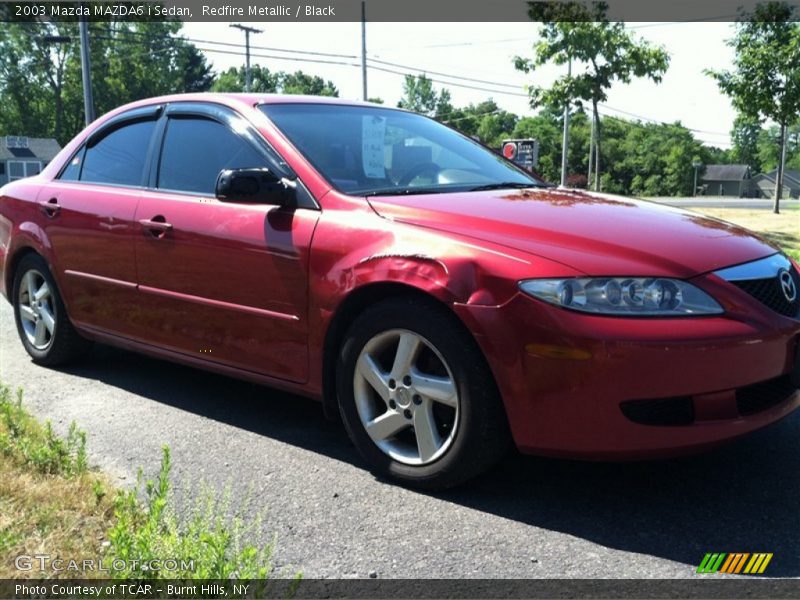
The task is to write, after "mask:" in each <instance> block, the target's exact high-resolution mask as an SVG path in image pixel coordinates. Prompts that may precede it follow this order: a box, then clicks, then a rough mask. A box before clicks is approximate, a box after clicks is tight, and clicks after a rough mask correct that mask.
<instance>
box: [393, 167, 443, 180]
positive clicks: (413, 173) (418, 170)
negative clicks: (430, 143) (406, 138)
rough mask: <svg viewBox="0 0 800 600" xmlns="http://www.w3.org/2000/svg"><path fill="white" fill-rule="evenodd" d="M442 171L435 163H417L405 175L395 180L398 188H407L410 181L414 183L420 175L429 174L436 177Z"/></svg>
mask: <svg viewBox="0 0 800 600" xmlns="http://www.w3.org/2000/svg"><path fill="white" fill-rule="evenodd" d="M441 170H442V169H441V168H440V167H439V165H437V164H436V163H432V162H424V163H419V164H416V165H414V166H413V167H411V168H410V169H408V170H407V171H406V172H405V173H403V174H402V175H400V177H399V178H398V179H397V185H398V186H407V185H408V184H410V183H411V182H412V181H414V180H415V179H416V178H417V177H419V176H420V175H424V174H426V173H430V175H432V176H433V177H436V176H437V175H438V174H439V172H440V171H441Z"/></svg>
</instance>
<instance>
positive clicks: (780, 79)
mask: <svg viewBox="0 0 800 600" xmlns="http://www.w3.org/2000/svg"><path fill="white" fill-rule="evenodd" d="M748 16H749V18H748V19H746V20H742V21H740V22H739V24H738V25H737V29H736V35H734V37H733V38H732V39H730V40H729V41H728V45H729V46H730V47H731V48H733V51H734V53H735V55H734V61H733V66H734V68H733V69H731V70H720V71H707V73H708V74H709V75H711V76H712V77H713V78H714V79H715V80H716V81H717V84H718V85H719V88H720V89H721V90H722V91H723V92H724V93H725V94H727V95H728V96H729V97H730V99H731V102H732V103H733V106H734V107H735V108H736V110H738V111H739V113H740V114H741V115H743V116H744V117H746V118H747V119H749V120H750V121H753V122H761V121H762V120H764V119H771V120H772V121H774V122H775V123H777V124H778V125H779V126H780V130H781V134H782V133H783V131H784V130H785V129H786V128H787V127H788V126H789V125H791V124H792V123H795V122H796V121H797V117H798V114H800V23H798V22H797V21H794V7H793V6H791V5H790V4H787V3H786V2H765V3H762V4H759V5H757V6H756V8H755V10H754V12H753V13H752V14H751V15H748ZM778 138H779V139H778V142H777V144H776V145H777V147H778V148H780V150H779V151H778V155H780V152H781V151H782V148H783V139H784V136H783V135H778ZM759 154H761V153H760V152H759ZM760 158H761V157H760ZM782 183H783V182H782V177H780V173H779V178H778V182H777V184H778V188H777V191H776V194H775V205H774V210H775V212H778V211H779V204H780V197H781V189H782Z"/></svg>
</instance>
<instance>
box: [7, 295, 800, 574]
mask: <svg viewBox="0 0 800 600" xmlns="http://www.w3.org/2000/svg"><path fill="white" fill-rule="evenodd" d="M0 378H2V380H3V381H5V382H7V383H10V384H11V385H13V386H15V387H16V386H24V388H25V394H26V395H25V398H26V404H27V406H28V407H29V408H30V409H31V410H32V411H33V412H34V413H35V414H37V415H38V416H40V417H41V418H46V419H51V420H52V421H53V422H54V423H55V424H57V426H58V428H59V429H61V430H64V429H65V428H66V427H67V426H68V424H69V422H70V421H72V420H75V421H77V422H78V424H79V425H80V426H81V427H82V428H84V429H85V430H86V431H87V432H88V435H89V443H88V447H89V456H90V460H91V461H92V462H93V463H95V464H97V465H99V466H101V467H102V468H103V469H105V470H106V471H108V472H109V473H110V474H112V475H113V476H115V477H117V478H118V479H119V480H120V481H121V482H122V483H123V484H130V483H131V482H132V481H133V480H134V479H135V476H136V471H137V469H138V467H140V466H142V467H144V468H145V472H146V473H148V474H153V473H154V472H155V471H156V469H157V464H158V460H159V455H160V448H161V446H162V445H163V444H169V446H170V447H171V448H172V452H173V464H174V475H175V479H176V480H177V487H178V488H181V487H182V486H183V485H187V484H188V485H198V483H199V482H201V481H202V482H206V483H207V484H210V485H211V486H213V487H215V488H219V489H222V488H224V487H225V486H226V485H229V486H231V487H232V489H233V492H234V494H235V496H237V497H238V496H240V495H241V496H244V495H246V494H247V493H248V491H250V492H252V494H253V497H254V498H255V499H256V502H255V505H256V508H258V509H262V510H264V511H265V514H266V519H265V523H266V527H267V529H268V531H267V532H266V533H265V539H271V538H272V536H273V535H275V536H277V554H276V560H277V563H278V565H279V566H281V567H282V568H291V569H299V570H301V571H302V572H303V574H304V576H305V577H307V578H316V577H331V578H336V577H367V576H368V575H369V574H370V572H373V571H374V572H375V573H377V576H378V577H381V578H384V577H385V578H484V577H485V578H489V577H492V578H494V577H504V578H530V577H577V578H594V577H632V578H635V577H658V578H661V577H693V576H694V570H695V569H696V566H697V564H699V562H700V560H701V559H702V557H703V555H704V553H705V552H710V551H716V552H737V551H738V552H774V553H775V557H774V559H773V561H772V563H771V564H770V567H769V574H770V575H773V576H790V577H796V576H798V575H800V520H799V519H798V516H797V515H798V514H799V513H800V510H798V509H800V478H798V473H800V449H799V448H798V434H799V433H800V414H795V415H792V416H790V417H789V418H787V419H786V420H784V421H783V422H781V423H779V424H777V425H774V426H772V427H770V428H768V429H767V430H764V431H762V432H759V433H757V434H755V435H752V436H750V437H749V438H746V439H744V440H741V441H738V442H736V443H734V444H732V445H729V446H727V447H725V448H723V449H720V450H718V451H715V452H713V453H711V454H706V455H703V456H699V457H694V458H688V459H681V460H674V461H664V462H657V463H656V462H649V463H632V464H606V463H580V462H571V461H558V460H548V459H540V458H531V457H521V456H518V455H516V454H511V455H509V456H508V457H507V458H506V459H505V460H504V461H503V462H502V463H501V464H500V465H498V466H497V467H496V468H495V469H494V470H492V471H491V472H490V473H488V474H487V475H485V476H484V477H481V478H480V479H478V480H476V481H474V482H472V483H470V484H469V485H466V486H464V487H462V488H460V489H457V490H454V491H450V492H447V493H442V494H436V495H430V494H422V493H418V492H414V491H410V490H406V489H403V488H400V487H397V486H394V485H390V484H387V483H384V482H381V481H378V480H376V479H375V478H374V477H373V476H372V475H371V474H370V473H369V472H368V471H366V470H365V469H364V467H363V464H362V463H361V461H360V459H359V457H358V455H357V454H356V452H355V450H354V448H353V447H352V446H351V445H350V443H349V441H348V439H347V437H346V434H345V432H344V430H343V428H342V427H341V425H339V424H336V423H331V422H328V421H326V420H325V419H324V418H323V416H322V409H321V407H320V406H319V405H318V404H316V403H314V402H311V401H309V400H306V399H303V398H299V397H296V396H292V395H289V394H285V393H282V392H278V391H275V390H271V389H269V388H263V387H259V386H256V385H251V384H248V383H242V382H239V381H235V380H232V379H228V378H226V377H222V376H218V375H213V374H209V373H205V372H202V371H198V370H194V369H190V368H186V367H182V366H176V365H173V364H169V363H166V362H161V361H157V360H153V359H149V358H145V357H142V356H138V355H136V354H132V353H129V352H123V351H120V350H116V349H112V348H108V347H105V346H95V348H94V350H93V351H92V353H91V355H90V356H89V357H88V359H87V360H86V361H85V362H83V363H81V364H80V365H78V366H75V367H70V368H68V369H63V370H51V369H45V368H41V367H37V366H35V365H33V364H32V363H31V362H30V360H29V359H28V357H27V355H26V354H25V352H24V351H23V349H22V346H21V344H20V342H19V341H18V339H17V334H16V330H15V328H14V323H13V316H12V312H11V309H10V307H9V306H8V305H7V304H6V303H5V302H2V306H0Z"/></svg>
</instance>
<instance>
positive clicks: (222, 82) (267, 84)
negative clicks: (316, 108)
mask: <svg viewBox="0 0 800 600" xmlns="http://www.w3.org/2000/svg"><path fill="white" fill-rule="evenodd" d="M245 80H246V70H245V68H244V67H239V68H234V67H231V68H230V69H228V70H227V71H225V72H223V73H221V74H220V75H219V77H218V78H217V80H216V81H215V82H214V85H213V86H211V91H214V92H243V91H244V89H245ZM250 91H251V92H254V93H258V94H306V95H310V96H333V97H338V96H339V90H338V89H337V88H336V86H335V85H334V84H333V82H332V81H326V80H324V79H322V77H318V76H316V75H308V74H307V73H303V72H302V71H295V72H294V73H285V72H283V71H275V72H272V71H270V70H269V69H268V68H267V67H262V66H260V65H253V66H251V67H250Z"/></svg>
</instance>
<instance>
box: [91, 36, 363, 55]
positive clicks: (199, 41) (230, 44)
mask: <svg viewBox="0 0 800 600" xmlns="http://www.w3.org/2000/svg"><path fill="white" fill-rule="evenodd" d="M93 31H99V32H101V33H108V32H107V31H104V30H102V29H94V30H93ZM111 32H112V33H116V34H122V35H132V36H136V37H144V38H147V39H153V38H154V37H155V36H152V35H150V34H147V33H144V32H141V31H129V30H125V29H114V30H112V31H111ZM165 39H168V40H180V41H186V42H193V43H197V44H211V45H214V46H227V47H231V48H243V47H244V44H241V43H234V42H218V41H215V40H202V39H198V38H191V37H184V36H175V37H167V38H165ZM123 41H130V42H133V40H123ZM250 48H251V49H252V50H265V51H267V52H285V53H287V54H307V55H310V56H325V57H329V58H352V59H356V58H358V57H357V56H355V55H353V54H336V53H332V52H317V51H312V50H292V49H289V48H274V47H270V46H250Z"/></svg>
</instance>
